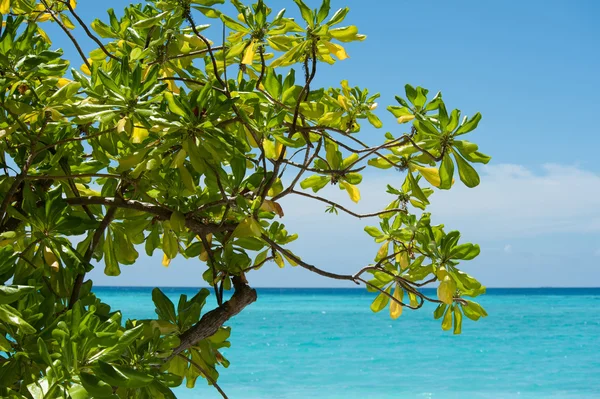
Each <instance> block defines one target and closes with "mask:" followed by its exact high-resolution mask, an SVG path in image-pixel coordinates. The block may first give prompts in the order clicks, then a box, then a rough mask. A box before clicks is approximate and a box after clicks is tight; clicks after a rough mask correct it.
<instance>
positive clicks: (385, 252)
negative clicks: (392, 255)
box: [375, 241, 390, 261]
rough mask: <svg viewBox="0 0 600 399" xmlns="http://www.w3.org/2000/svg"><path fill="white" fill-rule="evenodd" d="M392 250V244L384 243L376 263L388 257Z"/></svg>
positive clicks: (378, 252)
mask: <svg viewBox="0 0 600 399" xmlns="http://www.w3.org/2000/svg"><path fill="white" fill-rule="evenodd" d="M389 249H390V242H389V241H386V242H384V243H383V244H382V245H381V247H379V251H377V256H376V257H375V260H376V261H380V260H381V259H383V258H385V257H386V256H387V255H388V252H389Z"/></svg>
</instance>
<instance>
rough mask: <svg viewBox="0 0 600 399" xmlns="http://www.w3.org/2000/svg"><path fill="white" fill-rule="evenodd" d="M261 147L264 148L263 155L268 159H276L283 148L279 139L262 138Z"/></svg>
mask: <svg viewBox="0 0 600 399" xmlns="http://www.w3.org/2000/svg"><path fill="white" fill-rule="evenodd" d="M263 148H264V149H265V155H266V157H267V158H269V159H278V158H279V156H280V155H281V151H282V150H283V144H281V143H280V142H279V141H271V140H264V141H263Z"/></svg>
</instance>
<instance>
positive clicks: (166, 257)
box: [162, 254, 171, 267]
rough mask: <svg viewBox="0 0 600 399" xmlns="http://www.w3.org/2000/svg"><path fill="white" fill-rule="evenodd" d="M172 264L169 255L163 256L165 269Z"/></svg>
mask: <svg viewBox="0 0 600 399" xmlns="http://www.w3.org/2000/svg"><path fill="white" fill-rule="evenodd" d="M170 264H171V259H170V258H169V257H168V256H167V254H163V258H162V265H163V266H164V267H169V265H170Z"/></svg>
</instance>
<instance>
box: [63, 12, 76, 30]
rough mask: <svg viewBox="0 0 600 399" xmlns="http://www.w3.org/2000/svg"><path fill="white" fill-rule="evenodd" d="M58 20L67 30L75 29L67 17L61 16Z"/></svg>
mask: <svg viewBox="0 0 600 399" xmlns="http://www.w3.org/2000/svg"><path fill="white" fill-rule="evenodd" d="M60 19H61V20H62V22H63V24H64V25H65V27H66V28H67V29H75V25H73V22H71V20H70V19H69V17H66V16H63V15H61V16H60Z"/></svg>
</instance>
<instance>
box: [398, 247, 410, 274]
mask: <svg viewBox="0 0 600 399" xmlns="http://www.w3.org/2000/svg"><path fill="white" fill-rule="evenodd" d="M396 262H398V263H400V269H402V270H405V269H407V268H408V263H409V262H408V252H406V251H402V252H400V253H399V254H397V255H396Z"/></svg>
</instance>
